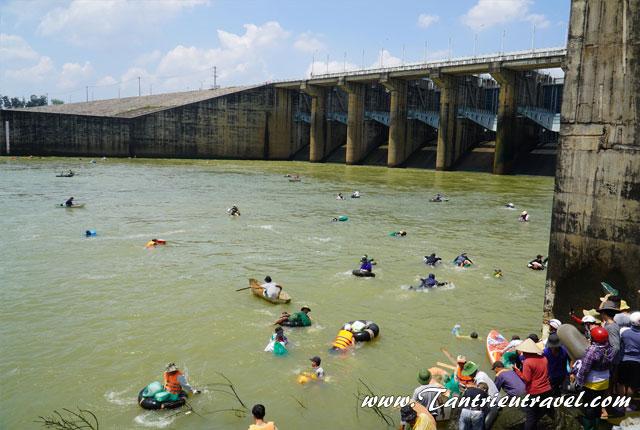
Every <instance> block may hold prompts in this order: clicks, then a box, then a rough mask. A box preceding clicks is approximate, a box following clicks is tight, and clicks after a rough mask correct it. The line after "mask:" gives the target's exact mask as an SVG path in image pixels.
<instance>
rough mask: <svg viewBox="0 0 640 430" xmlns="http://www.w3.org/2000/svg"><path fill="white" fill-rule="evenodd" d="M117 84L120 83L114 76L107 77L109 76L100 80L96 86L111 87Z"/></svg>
mask: <svg viewBox="0 0 640 430" xmlns="http://www.w3.org/2000/svg"><path fill="white" fill-rule="evenodd" d="M117 83H118V81H117V80H116V79H115V78H114V77H113V76H111V75H107V76H104V77H102V78H100V79H99V80H98V82H96V85H98V86H103V87H106V86H109V85H115V84H117Z"/></svg>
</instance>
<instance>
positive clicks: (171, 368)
mask: <svg viewBox="0 0 640 430" xmlns="http://www.w3.org/2000/svg"><path fill="white" fill-rule="evenodd" d="M176 370H178V366H176V363H169V364H167V367H166V368H165V370H164V371H165V372H169V373H171V372H175V371H176Z"/></svg>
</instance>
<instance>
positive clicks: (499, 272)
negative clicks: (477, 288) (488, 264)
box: [493, 269, 502, 278]
mask: <svg viewBox="0 0 640 430" xmlns="http://www.w3.org/2000/svg"><path fill="white" fill-rule="evenodd" d="M493 277H494V278H502V269H493Z"/></svg>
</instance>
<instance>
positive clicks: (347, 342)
mask: <svg viewBox="0 0 640 430" xmlns="http://www.w3.org/2000/svg"><path fill="white" fill-rule="evenodd" d="M352 344H353V333H351V332H350V331H348V330H340V331H339V332H338V335H337V336H336V339H335V340H334V341H333V345H332V346H333V347H334V348H337V349H347V348H348V347H349V346H351V345H352Z"/></svg>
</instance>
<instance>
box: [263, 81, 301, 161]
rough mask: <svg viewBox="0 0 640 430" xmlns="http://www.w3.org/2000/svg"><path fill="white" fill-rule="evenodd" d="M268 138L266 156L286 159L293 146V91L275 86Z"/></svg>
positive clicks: (271, 158)
mask: <svg viewBox="0 0 640 430" xmlns="http://www.w3.org/2000/svg"><path fill="white" fill-rule="evenodd" d="M272 118H273V121H272V125H271V133H270V136H269V140H268V148H267V151H266V152H267V158H269V159H270V160H288V159H289V158H290V157H291V156H292V155H293V152H294V148H293V93H292V92H291V91H289V90H288V89H286V88H275V109H274V112H273V116H272Z"/></svg>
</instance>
